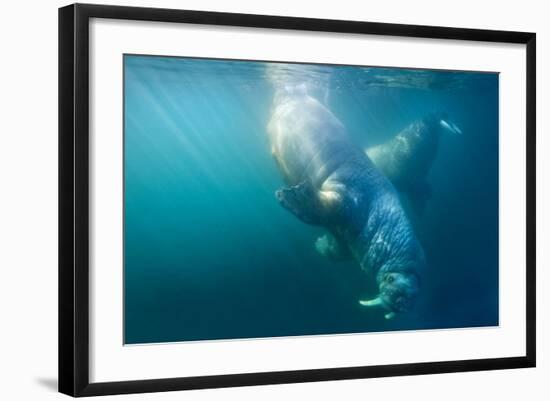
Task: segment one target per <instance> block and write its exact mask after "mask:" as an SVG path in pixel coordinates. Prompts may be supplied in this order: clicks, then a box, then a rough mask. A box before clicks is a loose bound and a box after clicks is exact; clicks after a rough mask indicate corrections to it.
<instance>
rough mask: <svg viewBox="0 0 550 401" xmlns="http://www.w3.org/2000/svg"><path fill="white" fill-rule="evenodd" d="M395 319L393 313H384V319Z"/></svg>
mask: <svg viewBox="0 0 550 401" xmlns="http://www.w3.org/2000/svg"><path fill="white" fill-rule="evenodd" d="M394 317H395V312H390V313H386V314H385V315H384V318H386V319H388V320H390V319H393V318H394Z"/></svg>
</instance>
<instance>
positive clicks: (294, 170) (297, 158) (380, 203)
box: [268, 89, 425, 318]
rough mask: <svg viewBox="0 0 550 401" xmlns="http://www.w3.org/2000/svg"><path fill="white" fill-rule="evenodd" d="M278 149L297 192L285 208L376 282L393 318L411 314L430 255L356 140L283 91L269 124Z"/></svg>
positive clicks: (282, 193) (317, 106)
mask: <svg viewBox="0 0 550 401" xmlns="http://www.w3.org/2000/svg"><path fill="white" fill-rule="evenodd" d="M268 132H269V138H270V144H271V150H272V153H273V156H274V158H275V160H276V162H277V166H278V168H279V170H280V172H281V174H282V176H283V178H284V179H285V181H286V183H287V184H288V185H289V188H285V189H282V190H279V191H277V198H278V200H279V202H280V203H281V204H282V206H283V207H285V208H287V209H288V210H289V211H291V212H292V213H294V214H295V215H296V216H297V217H298V218H300V219H301V220H302V221H304V222H305V223H308V224H314V225H320V226H323V227H325V228H327V229H328V230H329V232H330V233H331V234H332V235H333V236H334V237H335V238H337V239H338V241H337V242H338V244H340V245H341V246H344V247H346V248H347V249H346V251H347V252H348V253H349V254H350V255H352V256H353V258H354V259H355V260H356V261H357V262H358V263H359V265H360V267H361V268H362V269H363V270H364V271H365V272H366V273H367V274H369V275H370V276H371V277H372V278H373V279H375V280H376V283H377V285H378V288H379V291H380V294H379V296H378V297H377V298H375V299H374V300H371V301H360V302H361V304H363V305H366V306H374V305H380V306H383V307H384V308H385V309H386V310H387V312H388V314H387V315H386V317H387V318H390V317H393V316H394V315H395V314H396V313H402V312H407V311H409V310H410V309H411V308H412V307H413V305H414V302H415V299H416V297H417V294H418V290H419V271H420V270H422V268H423V267H424V265H425V260H424V252H423V250H422V247H421V245H420V243H419V242H418V240H417V238H416V236H415V234H414V232H413V230H412V227H411V224H410V222H409V220H408V218H407V216H406V215H405V212H404V210H403V208H402V206H401V204H400V201H399V199H398V196H397V193H396V190H395V188H394V187H393V185H392V184H391V183H390V182H389V181H388V179H387V178H386V177H384V175H383V174H381V172H380V171H379V170H378V169H377V168H376V167H375V166H374V164H373V163H372V162H371V160H370V159H369V158H368V157H367V155H366V154H365V152H364V151H363V150H362V149H360V148H358V147H357V146H355V145H354V144H353V143H352V142H351V141H350V139H349V137H348V135H347V133H346V131H345V128H344V126H343V125H342V123H341V122H340V121H339V120H338V119H337V118H336V117H335V116H334V115H333V114H332V113H331V112H330V110H328V109H327V108H326V107H325V106H324V105H322V104H321V103H320V102H319V101H318V100H316V99H315V98H313V97H311V96H309V95H308V94H307V93H296V92H285V90H284V89H281V90H279V91H278V92H277V93H276V96H275V101H274V105H273V110H272V118H271V121H270V123H269V126H268Z"/></svg>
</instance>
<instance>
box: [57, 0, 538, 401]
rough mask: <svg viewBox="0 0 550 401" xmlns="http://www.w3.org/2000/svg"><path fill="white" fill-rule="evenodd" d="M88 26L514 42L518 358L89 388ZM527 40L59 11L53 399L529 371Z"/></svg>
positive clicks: (532, 345)
mask: <svg viewBox="0 0 550 401" xmlns="http://www.w3.org/2000/svg"><path fill="white" fill-rule="evenodd" d="M91 18H108V19H120V20H141V21H161V22H176V23H188V24H189V23H190V24H205V25H218V26H239V27H251V28H276V29H285V30H304V31H323V32H338V33H353V34H369V35H385V36H401V37H415V38H438V39H450V40H468V41H485V42H499V43H516V44H524V45H525V46H526V60H525V62H526V77H527V78H526V79H527V82H526V88H527V90H526V94H525V96H526V105H527V107H526V138H525V140H526V146H527V147H526V150H527V155H526V156H527V166H526V169H527V177H526V179H527V181H526V184H527V193H526V201H527V211H526V233H527V244H526V253H527V258H526V267H527V269H526V308H527V309H526V317H527V324H526V327H525V332H526V340H527V341H526V354H525V355H524V356H520V357H507V358H495V359H474V360H457V361H445V362H427V363H406V364H398V365H382V366H353V367H346V368H329V369H313V370H297V371H283V372H281V371H279V372H262V373H243V374H230V375H219V376H200V377H180V378H166V379H154V380H132V381H122V382H102V383H90V381H89V334H88V329H89V324H90V323H89V312H88V311H89V306H90V305H89V290H88V285H89V274H88V273H89V270H88V269H89V266H88V257H89V249H88V245H89V238H88V235H89V234H88V228H89V221H88V219H89V212H88V207H89V195H90V188H89V178H88V173H89V144H88V143H89V142H88V139H89V137H88V135H89V133H88V124H89V116H88V110H89V108H88V107H89V104H88V95H89V78H88V61H89V21H90V19H91ZM535 49H536V35H535V33H527V32H509V31H495V30H479V29H463V28H447V27H435V26H417V25H401V24H387V23H373V22H357V21H338V20H326V19H311V18H295V17H280V16H266V15H245V14H233V13H220V12H203V11H186V10H172V9H155V8H138V7H121V6H105V5H87V4H74V5H69V6H66V7H63V8H60V9H59V391H60V392H62V393H65V394H68V395H71V396H95V395H106V394H123V393H141V392H158V391H172V390H189V389H202V388H217V387H233V386H251V385H263V384H279V383H293V382H315V381H323V380H344V379H360V378H373V377H383V376H400V375H420V374H433V373H448V372H463V371H480V370H493V369H512V368H526V367H534V366H535V361H536V358H535V349H536V338H535V324H536V319H535V299H536V294H535V274H536V273H535V230H536V229H535V224H536V222H535V207H536V205H535V190H536V189H535V164H536V161H535V154H536V152H535V146H536V141H535V127H536V124H535V121H536V114H535V113H536V105H535V101H536V67H535V65H536V50H535Z"/></svg>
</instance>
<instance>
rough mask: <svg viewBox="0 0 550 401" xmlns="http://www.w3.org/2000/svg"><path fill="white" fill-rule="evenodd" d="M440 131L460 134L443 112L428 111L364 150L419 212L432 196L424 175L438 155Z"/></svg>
mask: <svg viewBox="0 0 550 401" xmlns="http://www.w3.org/2000/svg"><path fill="white" fill-rule="evenodd" d="M443 132H451V133H455V134H461V131H460V129H459V128H458V127H457V126H456V125H454V124H453V123H451V122H448V121H447V120H446V118H444V116H443V115H439V114H430V115H429V116H426V117H424V118H422V119H420V120H418V121H415V122H413V123H412V124H410V125H409V126H407V127H406V128H405V129H403V130H402V131H401V132H399V133H398V134H397V135H396V136H394V137H393V138H392V139H390V140H388V141H387V142H384V143H382V144H380V145H377V146H373V147H371V148H368V149H367V150H366V153H367V155H368V156H369V158H370V159H371V160H372V162H373V163H374V164H375V165H376V167H377V168H378V169H379V170H380V171H381V172H382V173H383V174H384V175H385V176H386V177H387V178H388V179H389V180H390V181H391V182H392V184H393V185H394V186H395V187H396V188H397V189H398V190H399V191H400V192H403V193H405V194H407V195H408V196H409V199H410V200H411V203H412V204H413V206H414V208H415V209H416V211H417V212H419V213H422V211H423V210H424V207H425V203H426V201H427V200H428V198H429V196H430V195H431V187H430V185H429V184H428V183H427V181H426V179H427V175H428V173H429V171H430V168H431V166H432V164H433V162H434V160H435V158H436V156H437V151H438V148H439V139H440V137H441V134H442V133H443Z"/></svg>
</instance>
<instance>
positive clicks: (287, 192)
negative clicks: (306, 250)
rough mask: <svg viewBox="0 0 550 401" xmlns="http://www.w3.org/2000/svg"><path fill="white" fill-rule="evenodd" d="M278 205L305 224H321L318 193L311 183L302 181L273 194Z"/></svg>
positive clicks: (322, 219) (321, 211)
mask: <svg viewBox="0 0 550 401" xmlns="http://www.w3.org/2000/svg"><path fill="white" fill-rule="evenodd" d="M275 196H276V197H277V200H278V201H279V203H280V204H281V205H282V206H283V207H284V208H285V209H287V210H288V211H290V212H291V213H292V214H294V215H295V216H296V217H298V218H299V219H300V220H302V221H303V222H304V223H306V224H312V225H321V224H323V221H324V218H323V213H324V211H323V207H322V204H321V201H320V199H319V194H318V191H317V190H316V189H315V188H314V187H313V185H312V184H311V182H309V181H304V182H302V183H300V184H298V185H295V186H293V187H290V188H283V189H279V190H278V191H276V192H275Z"/></svg>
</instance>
